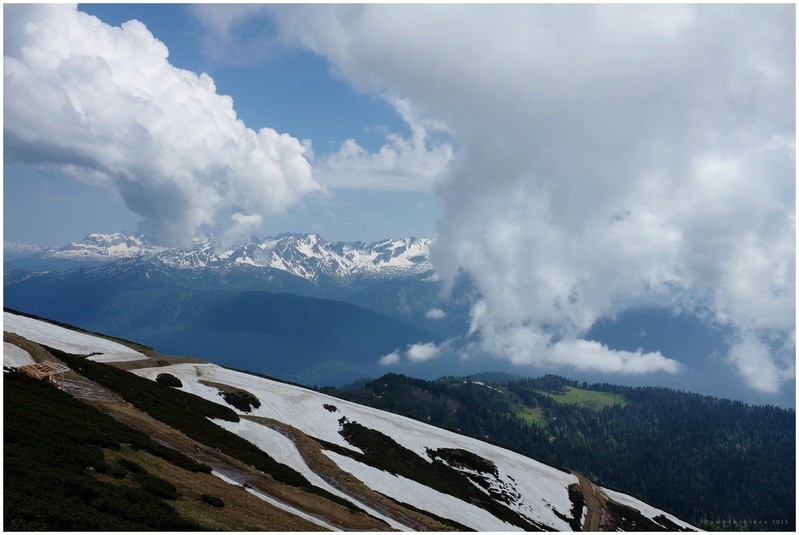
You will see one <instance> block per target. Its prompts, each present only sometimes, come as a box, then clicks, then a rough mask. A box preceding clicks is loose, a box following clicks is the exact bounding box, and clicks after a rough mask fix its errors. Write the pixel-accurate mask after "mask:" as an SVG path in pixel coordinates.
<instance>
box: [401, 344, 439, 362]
mask: <svg viewBox="0 0 799 535" xmlns="http://www.w3.org/2000/svg"><path fill="white" fill-rule="evenodd" d="M405 354H406V356H407V358H408V360H410V361H411V362H425V361H427V360H431V359H434V358H436V357H438V356H439V355H441V348H440V347H439V346H437V345H436V344H435V343H433V342H428V343H426V344H413V345H411V346H410V347H408V350H407V351H406V353H405Z"/></svg>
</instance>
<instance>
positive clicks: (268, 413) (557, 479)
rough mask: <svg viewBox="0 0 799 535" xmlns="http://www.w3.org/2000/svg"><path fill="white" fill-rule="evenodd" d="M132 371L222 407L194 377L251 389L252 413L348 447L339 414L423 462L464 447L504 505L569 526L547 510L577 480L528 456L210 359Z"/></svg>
mask: <svg viewBox="0 0 799 535" xmlns="http://www.w3.org/2000/svg"><path fill="white" fill-rule="evenodd" d="M133 373H136V374H138V375H141V376H143V377H147V378H149V379H152V380H155V377H156V376H157V375H158V374H160V373H170V374H172V375H174V376H175V377H178V378H179V379H180V380H181V382H182V383H183V388H182V390H184V391H187V392H190V393H192V394H196V395H198V396H200V397H203V398H205V399H208V400H210V401H213V402H215V403H219V404H221V405H226V406H227V404H226V403H225V402H224V400H223V399H222V397H221V396H219V391H218V390H217V389H216V388H212V387H208V386H205V385H202V384H199V383H198V382H197V381H198V380H199V379H204V380H206V381H212V382H216V383H222V384H227V385H233V386H236V387H237V388H241V389H243V390H246V391H248V392H250V393H252V394H253V395H255V396H256V397H257V398H258V399H259V400H260V402H261V406H260V407H259V408H257V409H253V411H252V413H251V414H252V415H254V416H263V417H266V418H274V419H275V420H279V421H281V422H286V423H288V424H290V425H292V426H294V427H296V428H298V429H299V430H301V431H302V432H304V433H305V434H307V435H310V436H312V437H316V438H319V439H322V440H325V441H328V442H332V443H334V444H338V445H340V446H342V447H345V448H349V449H351V450H354V451H360V450H358V449H357V448H355V447H353V446H352V445H351V444H349V443H348V442H347V441H346V440H345V439H344V437H342V436H341V435H340V434H339V429H340V424H339V419H340V418H341V417H342V416H343V417H346V418H347V420H349V421H351V422H358V423H359V424H361V425H363V426H366V427H368V428H370V429H374V430H376V431H379V432H381V433H383V434H385V435H388V436H390V437H391V438H392V439H394V440H395V441H396V442H397V443H399V444H400V445H402V446H404V447H405V448H407V449H409V450H411V451H413V452H415V453H416V454H418V455H419V456H421V457H422V458H423V459H425V460H427V461H428V462H432V461H431V460H430V459H429V457H428V456H427V448H431V449H439V448H456V449H464V450H467V451H470V452H472V453H475V454H477V455H479V456H481V457H484V458H486V459H489V460H491V461H493V462H494V463H495V464H496V466H497V470H498V475H499V477H498V480H497V482H496V485H497V486H500V487H503V488H505V489H507V490H508V491H509V492H510V493H511V494H512V495H514V496H515V499H514V500H512V501H511V503H509V504H508V507H509V508H510V509H512V510H514V511H516V512H518V513H520V514H522V515H523V516H525V517H527V518H528V519H530V520H532V521H534V522H539V523H542V524H545V525H547V526H551V527H553V528H555V529H558V530H561V531H571V528H570V526H569V525H568V524H567V523H566V522H565V521H564V520H562V519H561V518H559V517H558V516H557V515H555V513H554V511H553V509H555V510H557V511H559V512H560V513H561V514H562V515H564V516H566V517H569V516H570V512H571V506H572V504H571V501H570V500H569V496H568V486H569V485H570V484H572V483H577V478H576V477H575V476H573V475H572V474H568V473H565V472H562V471H560V470H558V469H555V468H552V467H550V466H547V465H545V464H543V463H540V462H538V461H535V460H533V459H530V458H529V457H525V456H523V455H520V454H517V453H514V452H511V451H508V450H504V449H502V448H499V447H497V446H492V445H490V444H487V443H485V442H481V441H479V440H475V439H472V438H469V437H465V436H462V435H458V434H456V433H452V432H450V431H446V430H444V429H439V428H437V427H433V426H430V425H427V424H423V423H421V422H417V421H415V420H411V419H410V418H406V417H404V416H399V415H396V414H391V413H387V412H383V411H379V410H377V409H372V408H370V407H364V406H361V405H357V404H355V403H350V402H348V401H344V400H341V399H338V398H334V397H331V396H327V395H325V394H321V393H318V392H313V391H311V390H307V389H304V388H300V387H296V386H292V385H287V384H284V383H278V382H275V381H270V380H268V379H263V378H260V377H256V376H253V375H248V374H245V373H241V372H235V371H231V370H227V369H225V368H222V367H220V366H216V365H214V364H175V365H171V366H165V367H159V368H143V369H138V370H133ZM325 404H330V405H333V406H335V407H336V408H337V410H336V411H335V412H329V411H328V410H327V409H325V408H324V406H323V405H325ZM242 429H244V428H242ZM244 438H246V437H244ZM269 453H270V454H271V452H269ZM287 464H288V463H287ZM353 475H355V474H353ZM356 477H357V476H356ZM391 477H394V476H391ZM547 500H549V501H547ZM425 507H427V508H430V507H431V504H430V503H428V504H426V505H425ZM432 507H433V508H434V510H433V511H432V512H434V513H435V514H439V515H440V514H441V511H442V508H441V507H439V506H438V504H435V503H434V504H432ZM492 518H493V517H492ZM495 520H496V519H495ZM458 521H459V522H461V521H460V520H458ZM462 523H463V522H462ZM495 529H507V527H506V528H501V527H500V526H496V527H495Z"/></svg>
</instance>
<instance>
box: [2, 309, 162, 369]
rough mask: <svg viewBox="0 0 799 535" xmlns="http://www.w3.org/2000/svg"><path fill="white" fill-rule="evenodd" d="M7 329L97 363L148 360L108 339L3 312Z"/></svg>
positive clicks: (4, 325) (4, 326)
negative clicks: (85, 356) (83, 356)
mask: <svg viewBox="0 0 799 535" xmlns="http://www.w3.org/2000/svg"><path fill="white" fill-rule="evenodd" d="M3 330H5V331H9V332H12V333H16V334H18V335H20V336H22V337H23V338H27V339H28V340H31V341H33V342H36V343H38V344H42V345H46V346H49V347H53V348H55V349H58V350H60V351H64V352H66V353H72V354H75V355H89V354H91V353H99V354H98V355H92V356H91V357H89V360H94V361H97V362H124V361H129V360H143V359H146V358H147V357H146V356H145V355H143V354H141V353H139V352H138V351H136V350H134V349H131V348H129V347H126V346H123V345H122V344H118V343H116V342H112V341H111V340H106V339H105V338H98V337H97V336H92V335H89V334H84V333H79V332H77V331H73V330H71V329H66V328H64V327H59V326H58V325H53V324H52V323H47V322H45V321H40V320H35V319H33V318H26V317H25V316H18V315H16V314H12V313H10V312H3Z"/></svg>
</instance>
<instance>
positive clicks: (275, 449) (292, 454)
mask: <svg viewBox="0 0 799 535" xmlns="http://www.w3.org/2000/svg"><path fill="white" fill-rule="evenodd" d="M211 421H212V422H214V423H215V424H216V425H218V426H220V427H224V428H225V429H227V430H228V431H230V432H232V433H235V434H237V435H239V436H240V437H241V438H243V439H245V440H248V441H249V442H252V443H253V444H255V445H256V446H257V447H258V448H259V449H261V450H262V451H265V452H268V453H269V455H270V456H271V457H272V458H273V459H274V460H276V461H277V462H279V463H283V464H285V465H287V466H290V467H291V468H293V469H294V470H296V471H297V472H299V473H301V474H302V475H303V476H305V478H306V479H307V480H308V481H309V482H310V483H311V484H312V485H314V486H316V487H319V488H321V489H324V490H326V491H328V492H330V493H331V494H335V495H336V496H339V497H340V498H344V499H345V500H347V501H350V502H353V503H354V504H355V505H357V506H358V507H360V508H361V509H363V510H364V511H366V512H367V513H369V514H370V515H372V516H374V517H377V518H379V519H381V520H383V521H385V522H386V523H387V524H388V525H389V526H391V527H392V528H394V529H398V530H401V531H410V529H409V528H408V527H407V526H404V525H402V524H400V523H398V522H396V521H395V520H394V519H392V518H389V517H387V516H385V515H382V514H381V513H379V512H377V511H375V510H374V509H372V508H371V507H369V506H367V505H365V504H363V503H361V502H359V501H358V500H356V499H354V498H353V497H352V496H350V495H349V494H347V493H345V492H342V491H340V490H338V489H337V488H335V487H334V486H332V485H331V484H330V483H328V482H327V481H325V480H324V479H322V478H321V477H320V476H319V475H318V474H317V473H316V472H314V471H313V470H311V469H310V468H309V467H308V465H307V464H306V463H305V460H304V459H303V458H302V455H300V452H299V451H298V450H297V446H295V445H294V442H293V441H292V440H291V439H290V438H288V437H286V436H284V435H283V434H282V433H280V432H279V431H276V430H275V429H272V428H270V427H267V426H265V425H262V424H260V423H258V422H253V421H252V420H239V421H238V422H228V421H227V420H211Z"/></svg>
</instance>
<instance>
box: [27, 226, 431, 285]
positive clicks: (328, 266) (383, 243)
mask: <svg viewBox="0 0 799 535" xmlns="http://www.w3.org/2000/svg"><path fill="white" fill-rule="evenodd" d="M432 241H433V240H431V239H429V238H416V237H410V238H389V239H385V240H380V241H376V242H373V243H369V244H367V243H364V242H360V241H356V242H335V243H330V242H328V241H326V240H325V239H324V238H323V237H322V236H320V235H319V234H315V233H308V234H300V233H282V234H278V235H277V236H267V235H263V236H259V237H252V238H250V240H249V241H246V242H244V243H239V244H236V245H232V246H223V245H222V244H220V242H219V241H218V240H217V239H215V238H214V237H213V236H205V237H202V238H196V239H195V240H194V243H193V244H192V245H191V246H190V247H185V248H166V247H160V246H155V245H151V244H149V243H148V242H147V241H146V239H145V238H144V237H143V236H141V235H134V234H127V233H123V232H114V233H92V234H89V235H87V236H86V237H85V238H83V239H82V240H80V241H77V242H73V243H70V244H69V245H66V246H64V247H61V248H58V249H48V250H45V251H43V252H41V253H39V254H40V255H42V256H43V258H48V259H59V260H71V261H75V262H79V263H80V262H93V263H95V264H96V263H98V262H101V263H102V262H113V261H117V260H122V259H132V258H142V259H147V260H149V261H157V262H159V263H161V264H163V265H164V266H168V267H170V268H173V269H230V268H235V267H240V266H244V265H247V266H252V267H256V268H271V269H278V270H282V271H286V272H288V273H291V274H292V275H296V276H299V277H302V278H304V279H307V280H311V281H317V280H318V279H319V277H320V276H327V277H333V278H345V277H353V276H362V277H389V278H393V277H403V276H410V275H418V274H422V273H426V272H429V271H432V265H431V264H430V262H429V252H430V245H431V243H432ZM34 252H38V251H34ZM18 256H19V255H18Z"/></svg>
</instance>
